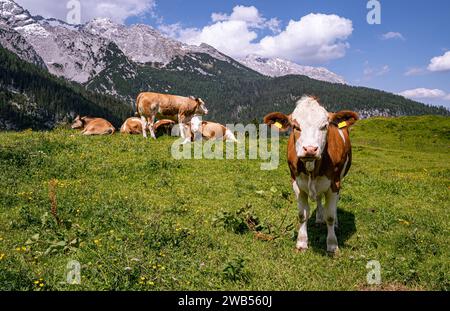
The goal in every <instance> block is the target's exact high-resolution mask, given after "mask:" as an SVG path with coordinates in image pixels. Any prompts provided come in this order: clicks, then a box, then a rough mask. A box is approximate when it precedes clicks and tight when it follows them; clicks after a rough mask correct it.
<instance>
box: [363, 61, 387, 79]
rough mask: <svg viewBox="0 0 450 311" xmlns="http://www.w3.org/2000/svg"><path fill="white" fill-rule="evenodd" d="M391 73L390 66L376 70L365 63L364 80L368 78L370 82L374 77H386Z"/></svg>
mask: <svg viewBox="0 0 450 311" xmlns="http://www.w3.org/2000/svg"><path fill="white" fill-rule="evenodd" d="M390 71H391V68H390V67H389V66H388V65H383V66H382V67H380V68H376V67H371V66H369V62H367V61H366V62H365V63H364V71H363V74H364V78H366V80H369V79H371V78H373V77H381V76H384V75H386V74H388V73H389V72H390Z"/></svg>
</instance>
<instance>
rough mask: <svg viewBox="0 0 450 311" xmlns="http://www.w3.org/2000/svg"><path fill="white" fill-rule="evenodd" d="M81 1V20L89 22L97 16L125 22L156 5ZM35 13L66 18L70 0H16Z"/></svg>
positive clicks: (139, 0) (137, 0)
mask: <svg viewBox="0 0 450 311" xmlns="http://www.w3.org/2000/svg"><path fill="white" fill-rule="evenodd" d="M79 1H80V3H81V21H82V22H88V21H90V20H92V19H93V18H96V17H107V18H110V19H112V20H113V21H115V22H118V23H123V22H124V21H125V20H126V19H127V18H128V17H130V16H135V15H140V14H144V13H151V12H152V10H153V8H154V7H155V1H154V0H98V1H91V0H79ZM16 2H17V3H18V4H19V5H21V6H23V7H24V8H25V9H27V10H29V11H30V13H31V14H33V15H42V16H44V17H54V18H58V19H61V20H63V21H65V20H66V17H67V13H68V12H69V10H68V9H67V8H66V5H67V3H68V1H55V0H39V1H36V0H16Z"/></svg>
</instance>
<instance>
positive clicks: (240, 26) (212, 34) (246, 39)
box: [178, 20, 258, 57]
mask: <svg viewBox="0 0 450 311" xmlns="http://www.w3.org/2000/svg"><path fill="white" fill-rule="evenodd" d="M257 36H258V35H257V34H256V32H254V31H251V30H250V29H249V28H248V26H247V24H246V22H244V21H236V20H233V21H222V22H217V23H215V24H212V25H210V26H206V27H204V28H203V29H202V30H198V29H197V30H196V29H190V30H186V29H181V30H180V33H179V37H178V38H179V39H180V40H181V41H184V42H186V43H188V44H195V45H199V44H201V43H207V44H209V45H211V46H213V47H215V48H216V49H218V50H219V51H221V52H223V53H225V54H228V55H230V56H234V57H243V56H245V55H248V54H251V53H253V52H254V51H255V45H254V44H252V43H251V42H252V41H253V40H255V39H256V38H257Z"/></svg>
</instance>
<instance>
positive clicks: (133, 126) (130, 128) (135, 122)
mask: <svg viewBox="0 0 450 311" xmlns="http://www.w3.org/2000/svg"><path fill="white" fill-rule="evenodd" d="M120 132H121V133H122V134H142V122H141V119H139V118H128V119H126V120H125V122H124V123H123V124H122V126H121V127H120Z"/></svg>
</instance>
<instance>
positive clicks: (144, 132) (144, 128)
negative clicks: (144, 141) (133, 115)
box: [141, 116, 147, 138]
mask: <svg viewBox="0 0 450 311" xmlns="http://www.w3.org/2000/svg"><path fill="white" fill-rule="evenodd" d="M141 123H142V136H144V138H147V118H146V117H144V116H142V117H141Z"/></svg>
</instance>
